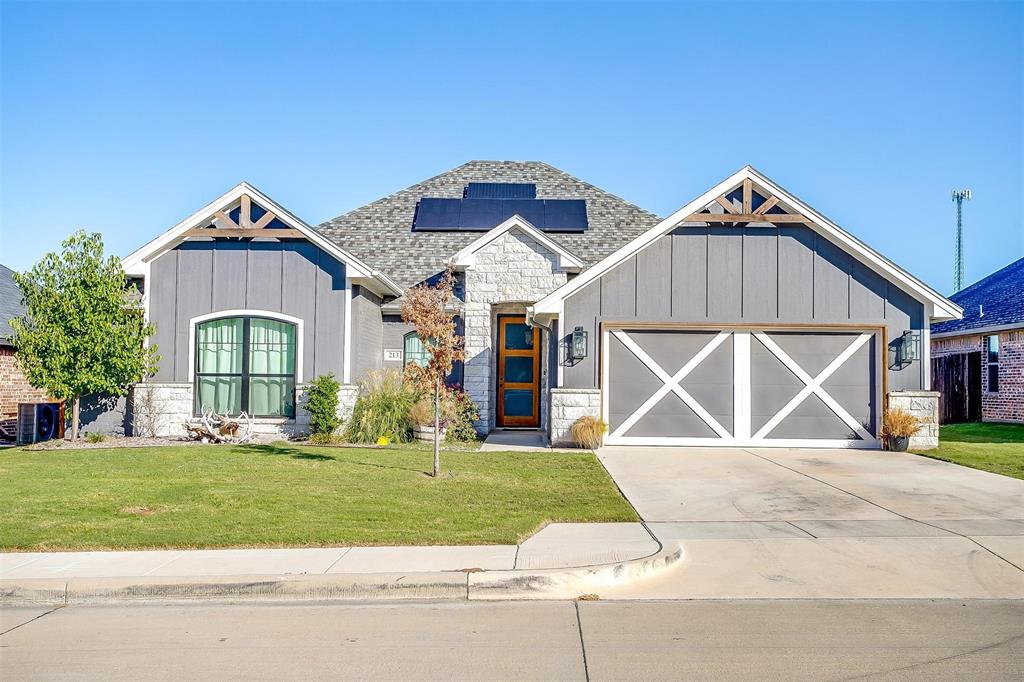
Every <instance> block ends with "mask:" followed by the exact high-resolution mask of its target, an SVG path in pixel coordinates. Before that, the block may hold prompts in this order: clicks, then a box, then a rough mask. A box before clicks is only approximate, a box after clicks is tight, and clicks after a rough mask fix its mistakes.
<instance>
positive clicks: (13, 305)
mask: <svg viewBox="0 0 1024 682" xmlns="http://www.w3.org/2000/svg"><path fill="white" fill-rule="evenodd" d="M13 274H14V272H13V271H12V270H11V269H10V268H5V267H4V266H3V265H0V346H9V345H10V342H9V341H8V339H9V338H10V336H11V334H12V333H13V332H14V330H13V329H11V325H10V324H8V321H9V320H10V319H11V318H12V317H21V316H22V315H24V314H25V308H24V307H23V306H22V305H21V289H19V288H18V285H17V284H15V283H14V277H13V276H12V275H13Z"/></svg>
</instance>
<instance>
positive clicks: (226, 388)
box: [195, 317, 296, 417]
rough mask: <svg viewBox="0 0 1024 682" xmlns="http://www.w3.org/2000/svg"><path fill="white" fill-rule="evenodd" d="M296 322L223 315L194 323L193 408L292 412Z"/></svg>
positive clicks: (290, 414) (268, 414) (256, 413)
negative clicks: (219, 317) (216, 318)
mask: <svg viewBox="0 0 1024 682" xmlns="http://www.w3.org/2000/svg"><path fill="white" fill-rule="evenodd" d="M295 337H296V334H295V325H294V324H292V323H290V322H282V321H280V320H271V319H268V318H264V317H226V318H221V319H218V320H210V321H208V322H201V323H199V324H197V325H196V365H195V376H196V379H195V381H196V383H195V413H196V414H197V415H199V414H202V413H203V412H204V411H205V410H214V411H216V412H217V413H218V414H231V415H237V414H238V413H240V412H245V413H247V414H250V415H252V416H254V417H294V416H295V351H296V349H295Z"/></svg>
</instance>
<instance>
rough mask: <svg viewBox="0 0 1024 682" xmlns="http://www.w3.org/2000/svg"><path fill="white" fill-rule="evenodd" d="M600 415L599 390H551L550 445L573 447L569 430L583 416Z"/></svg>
mask: <svg viewBox="0 0 1024 682" xmlns="http://www.w3.org/2000/svg"><path fill="white" fill-rule="evenodd" d="M588 415H589V416H593V417H599V416H600V415H601V390H600V389H597V388H553V389H551V445H552V447H565V446H575V445H576V443H575V442H574V441H573V439H572V434H571V433H570V432H569V429H570V428H572V424H573V422H575V421H576V420H577V419H579V418H580V417H585V416H588Z"/></svg>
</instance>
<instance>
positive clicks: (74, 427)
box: [71, 395, 82, 440]
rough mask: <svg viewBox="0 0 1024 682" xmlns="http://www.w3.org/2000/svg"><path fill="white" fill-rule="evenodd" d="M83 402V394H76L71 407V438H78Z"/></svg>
mask: <svg viewBox="0 0 1024 682" xmlns="http://www.w3.org/2000/svg"><path fill="white" fill-rule="evenodd" d="M81 403H82V398H81V396H77V395H76V396H75V400H74V403H73V406H72V408H71V440H78V415H79V408H80V407H81Z"/></svg>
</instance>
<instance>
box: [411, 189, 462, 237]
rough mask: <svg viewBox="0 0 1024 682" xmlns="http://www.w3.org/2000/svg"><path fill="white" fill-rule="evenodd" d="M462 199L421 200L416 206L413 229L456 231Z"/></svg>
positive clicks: (428, 198)
mask: <svg viewBox="0 0 1024 682" xmlns="http://www.w3.org/2000/svg"><path fill="white" fill-rule="evenodd" d="M461 211H462V199H436V198H430V197H427V198H423V199H420V203H419V204H418V205H417V206H416V217H415V218H414V219H413V227H414V228H415V229H417V230H457V229H459V214H460V212H461Z"/></svg>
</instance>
